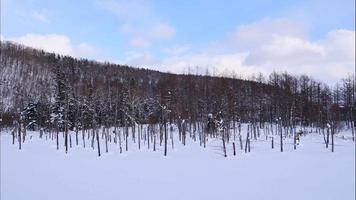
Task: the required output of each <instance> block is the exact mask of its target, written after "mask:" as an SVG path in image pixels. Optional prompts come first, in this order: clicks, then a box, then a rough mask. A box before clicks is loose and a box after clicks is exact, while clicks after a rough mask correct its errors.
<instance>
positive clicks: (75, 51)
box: [7, 34, 99, 57]
mask: <svg viewBox="0 0 356 200" xmlns="http://www.w3.org/2000/svg"><path fill="white" fill-rule="evenodd" d="M7 39H8V40H11V41H14V42H17V43H20V44H23V45H26V46H30V47H33V48H37V49H43V50H45V51H48V52H54V53H58V54H61V55H71V56H74V57H96V55H98V52H99V50H98V49H97V48H95V47H93V46H91V45H89V44H87V43H80V44H73V43H72V42H71V40H70V38H69V37H68V36H65V35H58V34H48V35H40V34H26V35H24V36H21V37H15V38H7Z"/></svg>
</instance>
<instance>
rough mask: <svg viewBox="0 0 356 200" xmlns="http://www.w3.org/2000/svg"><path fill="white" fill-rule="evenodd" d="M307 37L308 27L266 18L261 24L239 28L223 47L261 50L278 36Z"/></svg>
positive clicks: (231, 33) (283, 20)
mask: <svg viewBox="0 0 356 200" xmlns="http://www.w3.org/2000/svg"><path fill="white" fill-rule="evenodd" d="M306 35H307V30H306V27H304V26H303V25H302V24H299V23H297V22H295V21H291V20H288V19H284V18H281V19H270V18H265V19H263V20H261V21H259V22H255V23H251V24H244V25H241V26H238V27H237V28H236V29H235V30H234V31H232V32H230V33H229V34H228V35H227V37H226V39H225V41H224V43H223V45H228V46H231V45H233V46H235V47H236V48H238V49H242V50H246V49H249V50H250V49H254V48H259V47H260V45H261V44H262V43H265V42H268V41H271V40H273V39H274V38H275V37H278V36H290V37H297V38H305V37H306Z"/></svg>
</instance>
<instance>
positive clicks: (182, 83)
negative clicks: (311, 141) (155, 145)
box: [0, 41, 356, 132]
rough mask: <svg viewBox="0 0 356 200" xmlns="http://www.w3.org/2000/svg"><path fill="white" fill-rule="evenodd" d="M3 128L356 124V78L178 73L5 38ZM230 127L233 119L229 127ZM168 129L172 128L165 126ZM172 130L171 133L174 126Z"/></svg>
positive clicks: (0, 88)
mask: <svg viewBox="0 0 356 200" xmlns="http://www.w3.org/2000/svg"><path fill="white" fill-rule="evenodd" d="M0 64H1V67H0V97H1V100H0V114H1V116H0V117H1V121H2V126H11V125H13V124H14V123H18V124H21V125H22V126H23V128H25V129H28V128H30V129H39V128H46V129H51V130H57V131H68V130H82V129H86V130H88V129H95V128H96V127H102V126H105V127H128V126H133V125H137V124H158V123H160V124H164V125H166V124H167V123H175V124H179V123H181V122H182V120H184V121H185V122H189V123H190V124H192V126H193V127H192V129H193V130H196V129H197V128H198V127H196V126H197V125H196V124H198V122H203V123H205V125H206V124H207V123H208V116H209V114H211V115H214V116H217V115H219V118H222V119H223V121H224V124H234V125H233V126H234V127H235V123H237V122H249V123H253V124H260V125H262V124H263V123H266V122H269V123H276V121H277V120H278V123H280V124H281V125H282V126H294V125H295V124H303V125H305V126H317V127H326V126H327V125H328V124H331V123H335V124H336V123H346V125H347V126H348V127H352V130H354V120H355V117H354V116H355V114H356V113H355V98H354V97H355V78H354V76H351V75H350V76H348V77H345V78H344V79H342V80H341V81H340V82H339V83H338V84H336V85H335V86H333V87H330V86H329V85H327V84H325V83H322V82H319V81H316V80H314V79H313V78H312V77H310V76H306V75H300V76H299V75H298V76H295V75H290V74H288V73H272V74H270V75H269V76H268V77H264V76H263V75H261V74H259V75H256V76H254V77H250V78H249V79H246V80H242V79H236V78H233V77H229V78H228V77H215V76H214V74H213V75H211V74H209V72H207V74H205V75H193V74H182V75H177V74H170V73H161V72H157V71H153V70H147V69H138V68H131V67H128V66H122V65H116V64H110V63H99V62H95V61H88V60H86V59H76V58H73V57H69V56H61V55H57V54H53V53H48V52H44V51H41V50H36V49H33V48H29V47H25V46H22V45H18V44H14V43H11V42H3V41H2V42H1V55H0ZM225 126H227V125H225ZM166 129H167V127H166V128H165V130H166ZM166 132H167V131H166Z"/></svg>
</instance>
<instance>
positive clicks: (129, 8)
mask: <svg viewBox="0 0 356 200" xmlns="http://www.w3.org/2000/svg"><path fill="white" fill-rule="evenodd" d="M150 3H151V2H150V1H147V0H130V1H127V0H115V1H114V0H96V1H95V4H96V5H98V6H99V7H100V8H102V9H105V10H106V11H108V12H109V13H112V14H113V15H114V16H116V19H117V21H118V24H119V25H118V27H119V28H118V29H119V32H120V33H123V34H125V35H126V36H128V37H129V39H128V44H129V45H130V46H131V47H133V48H140V49H141V48H150V47H151V46H153V44H155V43H159V42H161V41H164V40H169V39H172V38H173V37H175V35H176V29H175V27H174V26H172V25H171V24H169V23H166V22H164V21H163V20H161V19H160V17H159V16H158V15H157V12H155V11H154V10H153V7H152V6H151V4H150Z"/></svg>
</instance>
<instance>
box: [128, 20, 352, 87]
mask: <svg viewBox="0 0 356 200" xmlns="http://www.w3.org/2000/svg"><path fill="white" fill-rule="evenodd" d="M354 44H355V31H351V30H332V31H330V32H329V33H327V34H326V35H325V36H324V37H323V38H322V39H320V40H317V41H313V40H310V39H309V38H308V31H307V29H306V28H305V27H303V26H301V25H300V24H298V23H295V22H293V21H289V20H287V19H274V20H272V19H264V20H262V21H260V22H256V23H253V24H247V25H243V26H240V27H238V28H237V29H235V31H233V32H230V33H228V34H227V36H226V37H225V38H222V39H221V40H218V41H215V42H214V43H212V44H209V45H207V46H206V47H204V48H202V47H200V48H197V47H195V48H194V47H193V46H190V47H189V51H188V50H187V49H185V48H184V47H179V46H173V47H171V48H166V49H163V52H165V53H166V54H168V55H167V57H165V58H160V59H158V58H154V56H153V55H149V56H148V55H147V54H145V56H141V57H140V56H137V57H135V63H136V64H137V65H138V66H151V68H154V69H159V70H162V71H170V72H176V73H182V72H184V71H186V69H187V68H188V67H190V68H193V69H194V68H195V67H196V66H200V67H202V68H214V69H215V72H216V73H217V74H221V73H224V72H232V71H234V72H236V73H238V74H242V75H243V76H250V75H252V74H254V73H259V72H262V73H264V74H265V75H268V74H269V73H271V72H273V71H287V72H289V73H293V74H308V75H312V76H314V77H315V78H317V79H318V80H322V81H325V82H326V83H331V84H332V83H335V82H336V81H338V80H340V79H341V78H343V77H345V76H346V75H347V74H348V73H353V71H354V67H355V45H354ZM148 57H149V58H150V59H147V58H148ZM140 58H142V60H141V61H140ZM146 61H149V62H148V63H146Z"/></svg>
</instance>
